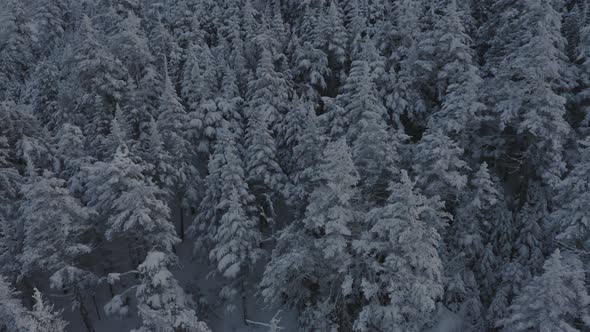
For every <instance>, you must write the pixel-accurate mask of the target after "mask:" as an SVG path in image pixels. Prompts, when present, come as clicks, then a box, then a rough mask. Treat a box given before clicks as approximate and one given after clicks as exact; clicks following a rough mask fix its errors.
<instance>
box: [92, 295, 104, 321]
mask: <svg viewBox="0 0 590 332" xmlns="http://www.w3.org/2000/svg"><path fill="white" fill-rule="evenodd" d="M92 303H94V309H95V310H96V317H97V318H98V320H101V319H102V318H101V317H100V310H99V309H98V304H96V295H92Z"/></svg>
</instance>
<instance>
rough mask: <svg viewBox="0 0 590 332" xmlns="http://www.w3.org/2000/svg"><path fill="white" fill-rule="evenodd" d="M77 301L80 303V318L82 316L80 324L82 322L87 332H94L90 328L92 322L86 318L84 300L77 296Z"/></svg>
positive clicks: (86, 311) (86, 312)
mask: <svg viewBox="0 0 590 332" xmlns="http://www.w3.org/2000/svg"><path fill="white" fill-rule="evenodd" d="M78 301H80V316H82V322H84V326H86V330H87V331H88V332H96V331H95V330H94V328H93V327H92V320H90V317H89V316H88V310H86V306H85V305H84V300H83V299H82V298H81V297H80V296H78Z"/></svg>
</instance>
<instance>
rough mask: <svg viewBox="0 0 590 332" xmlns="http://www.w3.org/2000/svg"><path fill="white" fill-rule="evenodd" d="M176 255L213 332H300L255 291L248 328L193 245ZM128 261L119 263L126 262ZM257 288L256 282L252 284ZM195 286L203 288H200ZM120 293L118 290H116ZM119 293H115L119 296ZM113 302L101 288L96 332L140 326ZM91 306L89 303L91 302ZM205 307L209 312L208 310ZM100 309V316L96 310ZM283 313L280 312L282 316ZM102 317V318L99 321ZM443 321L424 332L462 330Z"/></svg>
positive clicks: (73, 322)
mask: <svg viewBox="0 0 590 332" xmlns="http://www.w3.org/2000/svg"><path fill="white" fill-rule="evenodd" d="M176 253H177V255H178V258H179V264H178V267H177V268H176V269H174V271H173V273H174V275H175V277H176V278H177V280H178V281H179V282H180V283H181V285H182V286H183V288H184V289H185V290H186V291H187V292H188V293H190V294H191V295H192V296H193V297H194V299H195V301H196V302H198V303H199V305H200V307H201V309H202V311H203V312H202V313H201V314H200V316H199V317H203V319H205V320H206V321H207V324H208V325H209V327H210V328H211V330H212V331H214V332H258V331H268V327H266V326H264V325H262V324H268V323H269V322H270V321H271V319H272V318H273V317H275V315H277V313H278V315H279V317H280V318H281V319H280V324H279V325H280V327H281V328H282V330H281V331H284V332H295V331H298V328H297V323H296V315H295V313H293V312H291V311H290V310H288V309H286V308H282V307H269V306H267V305H265V304H264V303H262V301H260V300H259V299H258V297H257V294H256V290H251V291H249V292H246V294H245V295H246V299H245V303H246V312H247V319H248V320H250V321H253V322H258V323H261V324H252V323H250V324H245V322H244V317H243V306H242V299H241V298H237V299H236V301H235V302H234V303H231V304H233V305H235V309H234V310H233V311H231V312H228V311H227V310H226V309H225V308H226V305H227V304H224V303H219V301H218V300H217V299H218V298H219V296H218V294H217V289H218V285H219V283H220V280H219V279H218V277H210V276H207V273H206V271H209V270H210V269H209V268H208V262H206V261H199V260H198V259H196V258H195V257H194V255H193V253H192V243H191V241H185V242H183V243H181V244H180V245H178V246H177V247H176ZM124 260H125V259H122V260H119V261H124ZM253 284H255V282H254V283H253ZM195 285H200V287H199V288H197V287H196V286H195ZM117 289H118V288H117ZM117 289H114V291H115V293H117ZM46 294H47V295H48V297H49V298H51V300H52V303H54V304H55V305H56V309H58V310H63V317H64V319H65V320H66V321H68V322H69V325H68V328H67V330H68V331H70V332H83V331H85V330H86V328H85V327H84V324H83V322H82V319H81V317H80V313H79V311H78V310H77V309H75V310H73V308H72V306H71V301H70V298H69V297H63V296H60V295H57V294H53V295H52V293H50V292H49V291H48V292H47V293H46ZM110 299H111V294H110V291H109V289H108V287H107V286H106V285H103V286H102V287H99V289H98V290H97V294H96V306H94V303H87V304H86V305H87V306H88V308H89V310H90V309H93V310H90V317H91V318H92V320H93V323H94V326H93V327H94V329H95V331H96V332H127V331H130V330H132V329H134V328H136V327H137V326H139V325H140V320H139V318H138V317H136V316H135V315H134V312H133V311H132V312H131V314H130V315H129V316H127V317H115V316H112V315H111V316H109V315H107V314H106V313H105V311H104V305H105V304H106V303H107V302H108V301H109V300H110ZM89 302H90V301H89ZM205 307H206V308H205ZM97 308H98V310H99V311H98V313H97V312H96V309H97ZM279 311H280V312H279ZM99 315H100V317H99ZM440 317H441V319H440V321H439V322H438V324H437V325H436V326H434V327H432V328H429V329H427V330H425V331H424V332H455V331H458V329H459V327H460V326H461V322H460V321H459V318H458V316H456V315H455V314H453V313H451V312H450V311H448V310H446V309H444V308H441V314H440Z"/></svg>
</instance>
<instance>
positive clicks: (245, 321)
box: [241, 280, 248, 325]
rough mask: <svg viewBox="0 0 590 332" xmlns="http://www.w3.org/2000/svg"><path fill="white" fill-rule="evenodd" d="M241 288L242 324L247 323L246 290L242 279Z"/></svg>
mask: <svg viewBox="0 0 590 332" xmlns="http://www.w3.org/2000/svg"><path fill="white" fill-rule="evenodd" d="M241 288H242V316H243V318H244V324H246V325H248V311H247V308H246V292H245V290H244V281H243V280H242V281H241Z"/></svg>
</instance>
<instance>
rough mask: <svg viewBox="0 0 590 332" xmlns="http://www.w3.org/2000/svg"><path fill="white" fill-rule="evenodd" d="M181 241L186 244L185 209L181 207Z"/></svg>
mask: <svg viewBox="0 0 590 332" xmlns="http://www.w3.org/2000/svg"><path fill="white" fill-rule="evenodd" d="M180 241H181V242H184V208H183V207H182V205H181V206H180Z"/></svg>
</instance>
